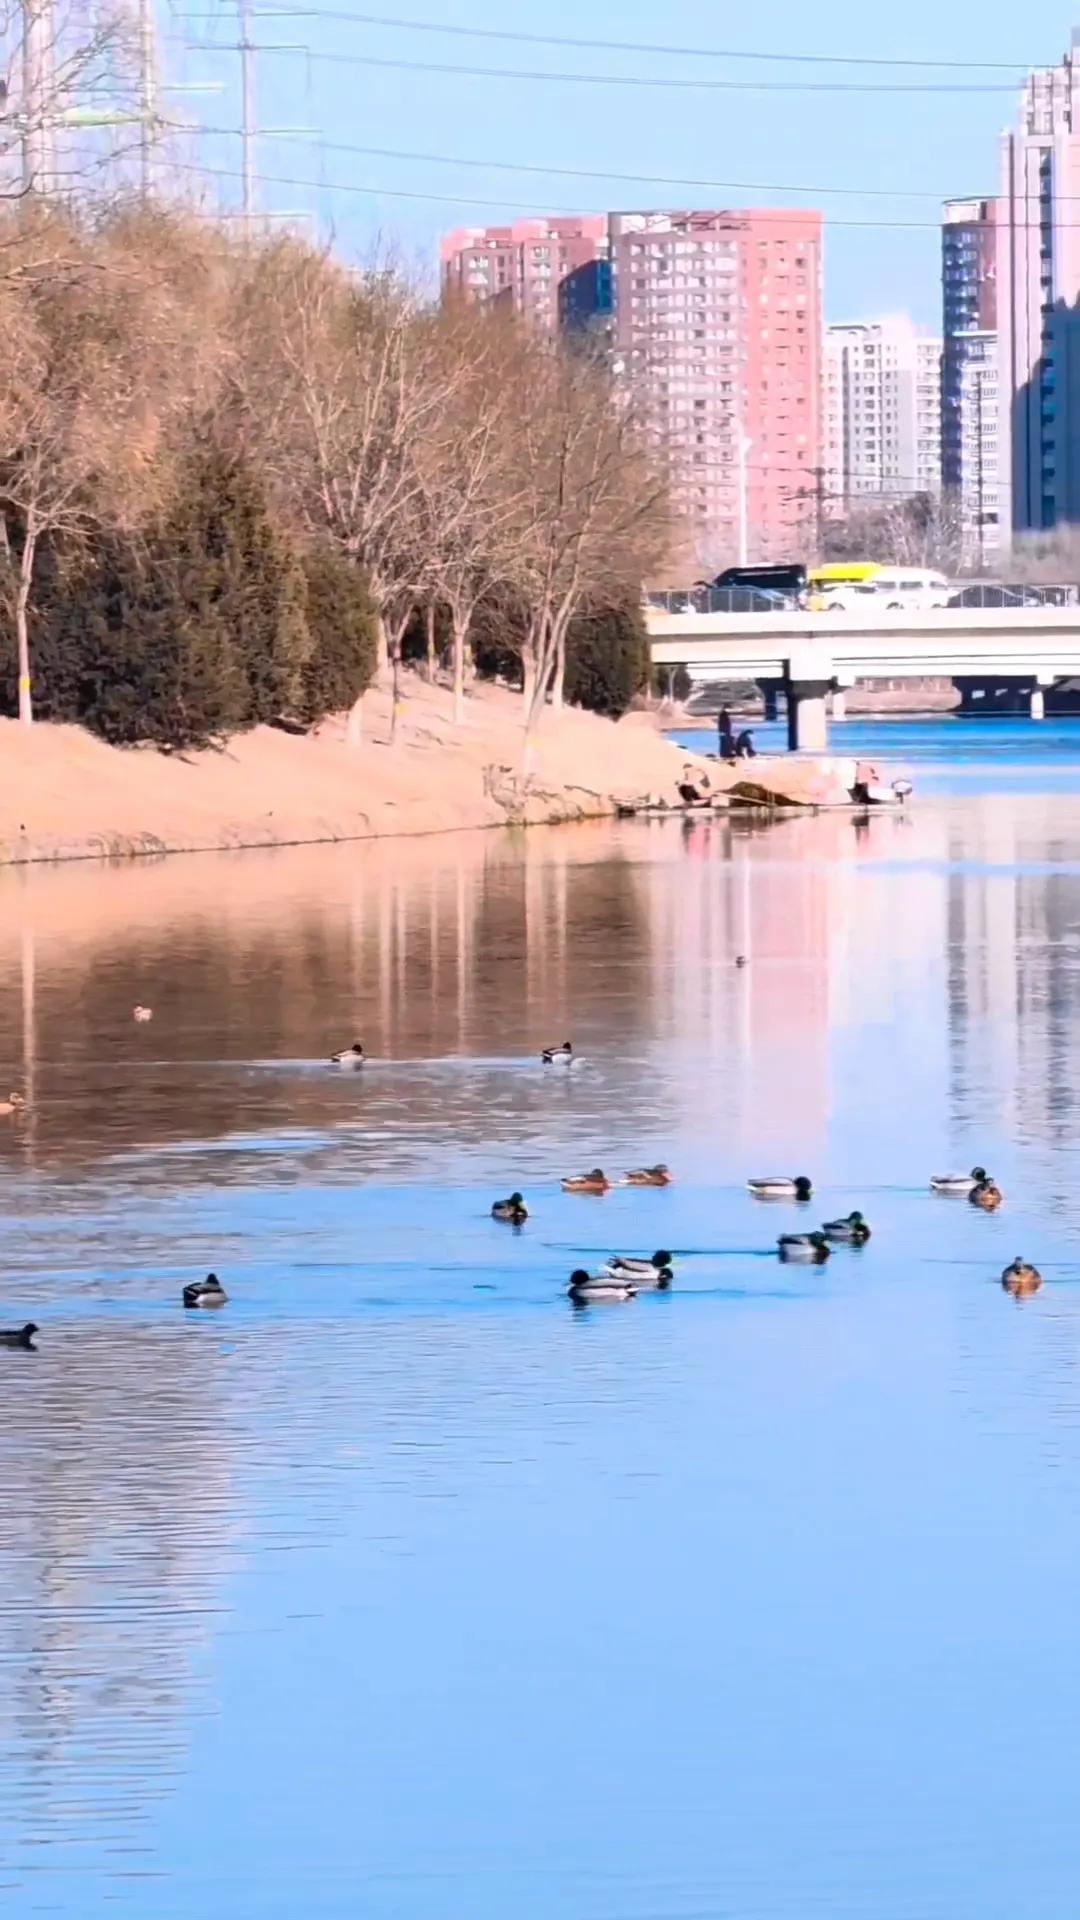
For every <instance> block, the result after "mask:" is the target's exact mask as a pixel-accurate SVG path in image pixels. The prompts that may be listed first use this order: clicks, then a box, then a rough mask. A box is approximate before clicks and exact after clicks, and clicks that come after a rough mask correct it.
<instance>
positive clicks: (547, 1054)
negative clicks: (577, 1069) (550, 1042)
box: [540, 1040, 574, 1067]
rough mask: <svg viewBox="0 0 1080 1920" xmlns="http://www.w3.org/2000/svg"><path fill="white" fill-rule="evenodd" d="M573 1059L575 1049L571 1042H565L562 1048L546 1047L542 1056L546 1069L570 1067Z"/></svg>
mask: <svg viewBox="0 0 1080 1920" xmlns="http://www.w3.org/2000/svg"><path fill="white" fill-rule="evenodd" d="M573 1057H574V1049H573V1047H572V1046H571V1045H570V1042H569V1040H564V1041H563V1043H562V1046H561V1047H545V1048H544V1051H543V1053H542V1054H541V1055H540V1058H541V1060H542V1061H543V1063H544V1065H545V1067H554V1066H564V1067H568V1066H569V1065H570V1062H571V1060H572V1059H573Z"/></svg>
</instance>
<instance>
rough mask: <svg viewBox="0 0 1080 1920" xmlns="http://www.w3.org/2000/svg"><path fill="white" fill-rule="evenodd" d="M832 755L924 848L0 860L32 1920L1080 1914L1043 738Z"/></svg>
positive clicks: (1079, 1235)
mask: <svg viewBox="0 0 1080 1920" xmlns="http://www.w3.org/2000/svg"><path fill="white" fill-rule="evenodd" d="M846 725H847V726H848V727H849V728H850V733H849V734H846V735H845V744H846V741H847V739H850V741H851V748H850V750H851V751H856V752H860V753H862V752H866V751H870V750H872V751H873V752H874V753H875V755H876V756H877V757H880V758H881V759H882V760H883V761H885V762H886V763H887V764H888V766H889V767H890V770H892V769H894V768H896V767H898V766H899V765H910V766H911V767H912V768H913V769H914V773H915V780H916V794H915V797H914V800H913V802H912V805H911V807H910V809H909V810H908V811H907V812H906V813H904V814H897V815H890V814H880V815H876V816H873V817H871V818H869V819H866V818H860V817H858V816H852V815H847V814H845V815H837V816H832V817H830V816H827V815H823V816H820V817H818V818H795V819H790V820H785V821H783V822H781V823H779V824H777V825H774V826H762V825H758V824H748V823H744V822H738V821H735V822H724V821H723V820H720V819H717V820H715V821H709V820H704V819H697V820H694V821H692V822H686V823H682V822H679V821H674V820H673V821H667V822H662V821H657V822H632V823H627V824H623V825H616V824H614V823H594V824H590V825H584V826H581V827H566V828H556V829H551V830H533V831H532V832H530V833H528V834H522V835H519V834H514V833H509V832H507V833H489V834H479V835H457V836H447V837H445V838H442V839H431V840H416V841H402V842H399V843H397V844H393V843H383V844H381V845H380V844H378V843H374V844H367V845H363V846H351V847H350V846H343V847H336V848H326V849H308V850H298V851H295V852H282V853H276V854H244V855H236V856H199V857H193V858H189V859H184V858H178V859H173V860H167V861H164V862H161V863H160V864H147V865H144V866H140V867H139V868H130V867H118V868H115V869H111V870H109V869H103V868H101V867H99V866H93V865H86V866H72V867H68V868H63V869H54V870H51V871H50V870H45V869H37V870H34V869H26V870H12V869H6V870H4V871H2V872H0V907H2V911H0V969H2V978H3V985H4V992H3V995H2V996H0V1060H2V1061H3V1063H4V1064H3V1067H2V1069H0V1071H2V1073H3V1074H4V1075H5V1076H10V1081H9V1083H10V1085H11V1087H12V1088H15V1089H19V1090H23V1091H25V1093H26V1095H27V1099H28V1105H27V1108H26V1110H25V1113H24V1114H22V1115H16V1116H14V1117H8V1118H3V1119H0V1165H2V1170H3V1181H4V1188H5V1193H6V1208H5V1221H4V1229H3V1231H4V1255H5V1261H4V1279H3V1284H2V1289H0V1301H2V1311H0V1318H2V1321H3V1324H5V1325H8V1326H10V1325H15V1324H19V1323H21V1322H22V1321H23V1320H24V1319H28V1318H32V1319H33V1320H35V1321H37V1322H38V1323H40V1327H41V1333H40V1337H39V1346H40V1351H39V1352H38V1353H37V1354H34V1355H31V1354H26V1353H22V1352H0V1450H2V1465H3V1484H4V1496H3V1501H2V1504H0V1556H2V1561H0V1564H2V1567H3V1580H2V1584H0V1672H2V1680H3V1685H2V1690H0V1890H2V1892H3V1894H4V1897H5V1912H6V1913H7V1914H10V1915H15V1916H18V1920H22V1916H24V1915H37V1914H50V1915H57V1914H59V1915H64V1916H78V1920H102V1917H103V1916H106V1915H109V1916H117V1917H118V1920H123V1917H124V1916H127V1915H131V1916H137V1920H166V1917H167V1920H193V1917H194V1916H198V1920H239V1917H240V1916H244V1920H247V1917H248V1916H251V1920H296V1916H298V1915H301V1914H302V1915H304V1916H305V1920H354V1916H357V1915H359V1914H363V1915H364V1916H365V1920H464V1917H465V1916H468V1920H510V1917H511V1916H512V1917H513V1920H564V1917H565V1920H810V1917H811V1916H814V1915H821V1916H822V1920H869V1917H870V1916H872V1917H873V1920H946V1917H947V1920H962V1917H963V1916H968V1915H971V1916H976V1915H977V1916H978V1920H1020V1917H1021V1916H1022V1920H1065V1916H1066V1915H1067V1914H1070V1913H1071V1912H1073V1911H1074V1909H1075V1904H1076V1887H1077V1884H1078V1881H1080V1828H1078V1826H1077V1821H1076V1817H1075V1809H1076V1799H1077V1791H1078V1787H1080V1763H1078V1760H1077V1741H1076V1726H1077V1724H1078V1721H1080V1650H1078V1636H1077V1624H1076V1623H1077V1599H1078V1573H1080V1550H1078V1547H1077V1534H1076V1515H1077V1511H1078V1507H1080V1286H1078V1284H1077V1276H1078V1273H1080V1208H1078V1205H1077V1200H1076V1187H1075V1184H1074V1183H1075V1181H1076V1179H1077V1172H1078V1151H1077V1146H1076V1136H1077V1105H1078V1077H1077V1061H1078V1059H1080V993H1078V987H1080V785H1078V778H1077V776H1078V773H1080V727H1078V726H1076V725H1075V724H1074V726H1073V729H1072V730H1071V731H1070V729H1069V727H1068V724H1067V723H1060V724H1058V723H1047V726H1046V729H1045V731H1043V732H1039V731H1038V729H1035V728H1032V727H1031V725H1030V723H1017V724H1016V727H1015V728H1013V727H1012V726H1011V725H1010V723H1002V725H1001V728H1000V730H999V731H998V732H996V733H995V732H993V731H992V723H984V724H983V732H982V736H981V737H982V740H983V741H985V742H986V743H987V748H986V749H984V750H981V751H976V750H974V749H973V748H972V747H971V745H970V742H968V743H967V744H966V745H965V744H964V741H965V736H964V735H963V733H962V732H958V731H954V729H956V728H957V726H958V723H954V722H938V723H927V726H926V729H924V730H922V732H921V733H920V729H919V728H918V727H915V726H913V727H911V728H908V727H907V726H901V725H899V724H896V723H891V724H889V725H888V726H887V727H885V728H883V727H882V726H881V725H880V724H879V725H877V726H876V727H873V726H871V727H870V728H869V729H868V730H867V731H868V733H869V735H870V745H868V744H867V738H866V735H864V736H863V738H859V737H858V736H859V735H860V734H863V728H862V726H861V723H858V722H851V723H846ZM883 734H886V735H887V739H881V738H879V736H881V735H883ZM931 736H933V737H934V738H936V740H937V742H938V744H937V746H934V740H933V738H931ZM920 738H922V748H921V749H920ZM894 741H895V743H896V744H895V746H893V744H892V743H893V742H894ZM739 954H742V955H744V956H745V958H746V961H747V964H746V965H745V966H743V967H736V965H735V964H734V963H735V958H736V956H737V955H739ZM138 1001H141V1002H145V1003H147V1004H149V1005H151V1006H152V1007H153V1009H154V1018H153V1020H152V1022H149V1023H146V1024H141V1025H139V1024H136V1023H135V1022H134V1021H133V1019H132V1007H133V1006H134V1004H135V1003H136V1002H138ZM357 1036H358V1037H360V1038H361V1039H362V1040H363V1041H364V1044H365V1046H366V1047H367V1049H368V1050H369V1052H370V1054H371V1056H372V1063H371V1065H370V1066H369V1068H368V1069H367V1070H366V1071H365V1072H364V1073H363V1074H362V1075H359V1076H356V1075H338V1074H335V1073H333V1072H331V1071H330V1070H329V1069H328V1068H327V1067H326V1065H325V1064H324V1062H325V1057H326V1055H327V1053H328V1052H329V1051H330V1049H331V1048H332V1047H335V1046H339V1045H342V1044H343V1043H345V1042H347V1041H350V1040H352V1039H353V1038H354V1037H357ZM566 1037H570V1038H572V1040H573V1041H574V1043H575V1046H576V1047H577V1049H578V1050H579V1051H580V1053H581V1055H582V1056H583V1058H582V1060H581V1061H580V1063H579V1064H578V1065H576V1066H575V1067H574V1069H573V1070H572V1071H571V1072H569V1073H568V1072H566V1071H565V1070H562V1069H556V1068H552V1069H548V1070H545V1069H543V1068H542V1067H541V1066H540V1065H539V1064H538V1062H537V1057H536V1056H537V1054H538V1051H539V1048H540V1047H541V1045H542V1044H543V1043H545V1042H549V1041H561V1040H563V1039H564V1038H566ZM7 1085H8V1081H7V1080H5V1084H4V1086H3V1087H2V1088H0V1093H6V1091H7ZM657 1159H663V1160H665V1161H667V1162H669V1163H670V1165H671V1167H672V1169H673V1171H674V1173H675V1176H676V1181H675V1184H674V1185H673V1186H671V1187H670V1188H669V1189H667V1190H664V1191H639V1190H631V1189H626V1188H621V1189H617V1190H616V1191H614V1192H612V1193H611V1194H609V1195H608V1196H607V1197H606V1198H604V1199H593V1198H582V1197H573V1196H567V1195H564V1194H563V1193H562V1192H561V1191H560V1189H559V1186H558V1179H559V1176H560V1175H562V1174H565V1173H569V1172H576V1171H579V1170H581V1169H582V1168H585V1167H590V1166H593V1165H595V1164H598V1163H599V1164H601V1165H603V1166H604V1167H605V1168H607V1169H608V1170H609V1171H611V1172H613V1173H618V1172H620V1171H622V1170H623V1169H625V1168H627V1167H631V1166H634V1165H636V1164H640V1163H643V1162H649V1161H654V1160H657ZM975 1161H981V1162H983V1163H984V1164H985V1165H987V1166H988V1167H989V1168H990V1169H991V1170H992V1172H993V1173H994V1174H996V1176H997V1177H998V1179H999V1181H1000V1183H1001V1185H1002V1187H1003V1189H1004V1191H1005V1196H1006V1197H1005V1204H1004V1206H1003V1208H1002V1209H1001V1211H1000V1213H998V1214H996V1215H982V1214H980V1213H978V1212H977V1211H976V1210H975V1209H974V1208H972V1207H970V1206H968V1204H967V1203H966V1201H964V1200H959V1201H957V1200H950V1199H943V1198H940V1197H937V1196H934V1195H932V1194H931V1193H930V1192H929V1191H928V1179H929V1176H930V1174H931V1173H933V1172H934V1171H936V1170H938V1169H940V1168H950V1167H957V1168H968V1167H970V1166H971V1165H972V1164H973V1163H974V1162H975ZM774 1171H782V1172H790V1173H796V1172H799V1173H801V1172H807V1173H809V1174H811V1175H812V1176H813V1178H814V1181H815V1186H816V1192H815V1198H814V1201H813V1204H812V1206H811V1207H810V1208H809V1209H808V1210H807V1211H806V1213H805V1217H804V1216H803V1214H801V1213H800V1211H799V1210H798V1209H796V1208H795V1207H794V1206H788V1205H784V1204H781V1205H764V1204H762V1203H760V1202H757V1201H755V1200H754V1199H753V1198H752V1197H751V1196H750V1195H749V1194H748V1193H747V1191H746V1189H745V1185H744V1182H745V1180H746V1177H747V1176H748V1175H752V1174H756V1173H762V1172H765V1173H769V1172H774ZM513 1187H520V1188H521V1189H522V1190H523V1191H524V1192H525V1194H526V1196H527V1198H528V1200H529V1202H530V1205H531V1208H532V1217H531V1218H530V1220H529V1223H528V1225H527V1227H526V1228H525V1230H524V1231H523V1232H521V1233H520V1234H517V1233H514V1232H513V1231H512V1230H510V1229H509V1228H506V1227H502V1226H497V1225H496V1224H494V1223H493V1222H492V1221H491V1220H490V1218H489V1216H488V1208H489V1206H490V1203H491V1201H492V1199H493V1198H495V1197H496V1196H500V1195H503V1194H505V1193H507V1192H509V1191H510V1189H511V1188H513ZM852 1207H860V1208H861V1209H862V1210H863V1211H864V1212H865V1214H866V1215H867V1217H868V1219H869V1220H870V1223H871V1225H872V1228H873V1238H872V1240H871V1242H870V1243H869V1245H868V1246H867V1247H866V1248H865V1249H864V1250H863V1251H861V1252H852V1251H850V1250H846V1249H841V1250H840V1251H838V1252H837V1253H836V1255H835V1256H834V1257H833V1259H832V1260H831V1261H830V1263H829V1265H828V1266H827V1267H826V1268H824V1269H821V1270H818V1269H813V1268H811V1269H803V1268H794V1267H781V1266H780V1264H779V1263H778V1261H777V1260H776V1258H775V1256H774V1253H773V1251H772V1250H773V1248H774V1246H775V1241H776V1237H777V1235H778V1233H780V1232H781V1231H785V1230H788V1229H790V1228H793V1227H795V1226H796V1225H798V1226H802V1227H805V1226H807V1225H814V1224H816V1223H817V1222H818V1221H819V1220H821V1219H822V1218H827V1217H830V1216H832V1215H835V1214H837V1213H840V1212H845V1213H846V1212H847V1211H848V1210H849V1208H852ZM659 1247H667V1248H671V1249H672V1250H673V1251H674V1252H675V1254H676V1258H677V1271H676V1283H675V1286H674V1288H673V1290H672V1291H671V1292H670V1293H668V1294H661V1295H651V1296H641V1297H639V1298H638V1299H636V1300H634V1301H632V1302H630V1303H628V1304H626V1305H623V1306H612V1307H607V1308H601V1307H591V1308H589V1309H587V1310H586V1311H584V1312H581V1311H575V1310H574V1309H573V1308H572V1307H571V1306H570V1304H569V1303H568V1301H567V1300H566V1298H565V1297H564V1292H563V1289H564V1288H565V1283H566V1277H567V1275H568V1273H569V1271H570V1269H571V1268H572V1267H573V1266H576V1265H577V1264H578V1263H582V1264H588V1263H589V1262H592V1261H595V1260H597V1259H598V1258H599V1257H601V1256H603V1255H604V1254H606V1253H609V1252H612V1251H614V1250H616V1249H618V1250H622V1251H634V1252H645V1253H650V1252H651V1251H652V1250H653V1249H654V1248H659ZM1018 1252H1020V1253H1023V1254H1024V1255H1025V1256H1026V1257H1027V1258H1029V1259H1032V1260H1035V1261H1036V1262H1037V1264H1038V1265H1039V1267H1040V1268H1041V1269H1042V1271H1043V1273H1044V1274H1045V1276H1046V1284H1045V1286H1044V1288H1043V1290H1042V1292H1041V1293H1039V1294H1038V1295H1037V1296H1036V1297H1035V1298H1033V1299H1030V1300H1027V1301H1024V1302H1022V1303H1020V1304H1017V1303H1016V1302H1014V1301H1013V1300H1012V1299H1011V1298H1009V1297H1008V1296H1006V1295H1005V1294H1004V1293H1003V1291H1002V1289H1001V1286H1000V1283H999V1276H1000V1273H1001V1270H1002V1268H1003V1266H1004V1265H1005V1264H1006V1262H1007V1261H1009V1260H1011V1258H1012V1257H1013V1255H1014V1254H1016V1253H1018ZM211 1267H212V1268H215V1269H216V1270H217V1271H218V1272H219V1273H220V1274H221V1275H222V1277H223V1279H224V1281H225V1284H226V1286H227V1288H228V1291H229V1295H230V1303H229V1305H228V1307H227V1308H226V1309H225V1310H224V1311H223V1312H222V1313H221V1314H219V1315H208V1314H206V1315H195V1314H186V1315H185V1313H184V1312H183V1310H182V1308H181V1305H180V1290H181V1287H182V1285H183V1283H184V1282H185V1281H186V1280H189V1279H191V1278H193V1277H197V1276H201V1275H202V1274H203V1273H205V1272H206V1270H207V1269H208V1268H211Z"/></svg>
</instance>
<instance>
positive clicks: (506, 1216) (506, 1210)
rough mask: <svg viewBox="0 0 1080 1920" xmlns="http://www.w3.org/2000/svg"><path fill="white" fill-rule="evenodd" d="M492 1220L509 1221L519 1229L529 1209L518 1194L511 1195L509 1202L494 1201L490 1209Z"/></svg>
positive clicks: (527, 1215) (526, 1217)
mask: <svg viewBox="0 0 1080 1920" xmlns="http://www.w3.org/2000/svg"><path fill="white" fill-rule="evenodd" d="M491 1217H492V1219H493V1220H509V1221H510V1222H511V1223H512V1225H513V1226H515V1227H520V1225H521V1223H522V1221H523V1220H527V1219H528V1217H529V1209H528V1207H527V1206H526V1205H525V1202H524V1200H523V1199H522V1196H521V1194H520V1193H512V1194H511V1195H510V1198H509V1200H496V1202H495V1205H494V1206H493V1207H492V1209H491Z"/></svg>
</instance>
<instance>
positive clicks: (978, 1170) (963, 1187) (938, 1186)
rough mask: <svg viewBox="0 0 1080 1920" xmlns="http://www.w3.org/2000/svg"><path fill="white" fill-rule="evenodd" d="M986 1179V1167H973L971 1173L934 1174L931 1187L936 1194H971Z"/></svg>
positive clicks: (931, 1178)
mask: <svg viewBox="0 0 1080 1920" xmlns="http://www.w3.org/2000/svg"><path fill="white" fill-rule="evenodd" d="M985 1179H986V1168H985V1167H972V1169H971V1172H970V1173H932V1174H931V1175H930V1186H931V1188H932V1190H933V1192H934V1193H970V1192H971V1189H972V1187H977V1186H979V1184H980V1183H981V1182H982V1181H983V1180H985Z"/></svg>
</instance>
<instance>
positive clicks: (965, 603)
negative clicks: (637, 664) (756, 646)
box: [645, 580, 1080, 613]
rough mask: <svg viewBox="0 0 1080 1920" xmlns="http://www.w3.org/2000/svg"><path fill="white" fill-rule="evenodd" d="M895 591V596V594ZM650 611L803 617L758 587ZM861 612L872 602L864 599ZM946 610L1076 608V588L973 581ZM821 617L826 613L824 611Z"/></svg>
mask: <svg viewBox="0 0 1080 1920" xmlns="http://www.w3.org/2000/svg"><path fill="white" fill-rule="evenodd" d="M894 591H895V590H894ZM645 598H646V602H647V604H648V605H649V606H650V607H655V608H656V609H657V611H658V612H660V613H801V612H804V611H806V603H805V599H804V596H802V595H801V594H797V593H780V592H778V591H775V590H773V589H772V588H770V589H769V590H768V591H765V590H763V589H762V588H760V587H669V588H664V589H661V590H658V591H656V592H651V593H648V594H646V596H645ZM866 598H867V607H866V611H869V610H870V607H871V606H873V604H874V599H875V596H874V595H873V594H868V595H867V596H866ZM945 604H946V607H947V608H953V609H955V610H956V611H959V612H962V611H963V610H964V609H965V608H968V609H971V608H977V609H985V608H992V607H1006V608H1008V607H1075V606H1080V586H1077V585H1076V584H1075V583H1074V582H1070V581H1058V582H1053V583H1046V584H1044V583H1040V584H1038V585H1032V586H1028V585H1026V584H1021V583H1012V582H1009V581H994V580H976V581H971V582H969V583H968V584H967V585H965V584H964V583H963V581H957V582H955V583H954V585H953V587H952V590H951V592H950V593H949V596H948V599H947V601H946V603H945ZM819 611H821V612H827V611H831V609H829V608H827V607H825V606H823V607H822V608H820V609H819Z"/></svg>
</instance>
